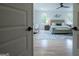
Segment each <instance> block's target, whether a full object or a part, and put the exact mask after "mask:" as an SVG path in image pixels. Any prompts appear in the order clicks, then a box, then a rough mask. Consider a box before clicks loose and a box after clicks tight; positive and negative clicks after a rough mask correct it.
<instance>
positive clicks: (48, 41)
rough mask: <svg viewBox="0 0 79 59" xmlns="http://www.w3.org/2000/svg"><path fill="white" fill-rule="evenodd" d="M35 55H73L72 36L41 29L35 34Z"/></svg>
mask: <svg viewBox="0 0 79 59" xmlns="http://www.w3.org/2000/svg"><path fill="white" fill-rule="evenodd" d="M33 40H34V42H33V43H34V46H33V48H34V56H71V55H72V40H73V38H72V36H71V35H57V34H51V33H50V32H49V31H43V30H41V31H40V32H39V33H38V34H34V39H33Z"/></svg>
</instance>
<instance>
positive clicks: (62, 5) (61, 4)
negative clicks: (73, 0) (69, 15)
mask: <svg viewBox="0 0 79 59" xmlns="http://www.w3.org/2000/svg"><path fill="white" fill-rule="evenodd" d="M60 8H69V6H64V4H63V3H60V7H58V8H56V9H60Z"/></svg>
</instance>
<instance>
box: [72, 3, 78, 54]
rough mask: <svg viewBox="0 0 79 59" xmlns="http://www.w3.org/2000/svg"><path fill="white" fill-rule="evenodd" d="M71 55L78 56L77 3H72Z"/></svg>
mask: <svg viewBox="0 0 79 59" xmlns="http://www.w3.org/2000/svg"><path fill="white" fill-rule="evenodd" d="M73 25H74V27H76V28H77V29H73V55H78V56H79V4H78V3H74V4H73Z"/></svg>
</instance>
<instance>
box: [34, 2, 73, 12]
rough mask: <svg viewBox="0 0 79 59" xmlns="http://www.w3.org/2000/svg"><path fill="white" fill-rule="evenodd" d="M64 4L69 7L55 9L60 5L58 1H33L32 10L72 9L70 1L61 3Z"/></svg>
mask: <svg viewBox="0 0 79 59" xmlns="http://www.w3.org/2000/svg"><path fill="white" fill-rule="evenodd" d="M63 5H65V6H69V8H60V9H56V8H58V7H59V6H60V3H35V4H34V10H37V11H55V12H57V11H58V12H62V11H64V12H70V11H73V4H72V3H63Z"/></svg>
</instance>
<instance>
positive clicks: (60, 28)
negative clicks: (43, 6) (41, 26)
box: [51, 26, 70, 30]
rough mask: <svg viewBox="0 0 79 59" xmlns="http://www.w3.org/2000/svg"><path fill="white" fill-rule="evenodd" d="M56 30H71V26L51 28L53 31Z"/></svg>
mask: <svg viewBox="0 0 79 59" xmlns="http://www.w3.org/2000/svg"><path fill="white" fill-rule="evenodd" d="M53 28H55V29H56V30H69V29H70V27H69V26H51V29H53Z"/></svg>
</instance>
